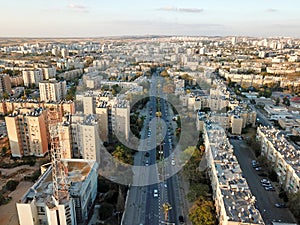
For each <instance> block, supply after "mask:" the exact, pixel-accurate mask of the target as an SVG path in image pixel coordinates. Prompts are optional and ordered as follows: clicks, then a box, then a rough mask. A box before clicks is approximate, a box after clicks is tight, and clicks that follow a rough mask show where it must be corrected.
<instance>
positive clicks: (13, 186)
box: [5, 180, 19, 191]
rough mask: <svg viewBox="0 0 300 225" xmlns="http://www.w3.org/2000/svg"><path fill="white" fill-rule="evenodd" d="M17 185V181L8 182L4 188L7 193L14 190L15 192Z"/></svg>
mask: <svg viewBox="0 0 300 225" xmlns="http://www.w3.org/2000/svg"><path fill="white" fill-rule="evenodd" d="M18 184H19V181H17V180H9V181H7V183H6V185H5V188H6V189H7V190H9V191H14V190H16V188H17V186H18Z"/></svg>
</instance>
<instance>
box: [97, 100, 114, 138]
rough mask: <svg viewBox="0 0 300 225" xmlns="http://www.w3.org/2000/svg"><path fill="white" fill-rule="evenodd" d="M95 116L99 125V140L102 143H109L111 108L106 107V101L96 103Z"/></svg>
mask: <svg viewBox="0 0 300 225" xmlns="http://www.w3.org/2000/svg"><path fill="white" fill-rule="evenodd" d="M96 114H97V116H98V118H99V123H100V138H101V140H102V141H103V142H110V137H111V134H112V127H111V107H109V106H108V102H107V101H100V102H99V103H98V107H97V108H96ZM109 125H110V126H109Z"/></svg>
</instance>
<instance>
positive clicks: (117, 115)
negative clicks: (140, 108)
mask: <svg viewBox="0 0 300 225" xmlns="http://www.w3.org/2000/svg"><path fill="white" fill-rule="evenodd" d="M111 112H112V113H111V115H112V129H113V132H114V134H117V135H122V136H123V137H124V138H125V139H126V140H128V139H129V131H130V105H129V102H128V101H127V100H117V101H116V102H115V104H114V105H113V107H112V110H111Z"/></svg>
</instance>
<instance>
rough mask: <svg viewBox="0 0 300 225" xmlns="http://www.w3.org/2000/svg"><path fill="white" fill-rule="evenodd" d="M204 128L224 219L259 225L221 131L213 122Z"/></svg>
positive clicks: (242, 178)
mask: <svg viewBox="0 0 300 225" xmlns="http://www.w3.org/2000/svg"><path fill="white" fill-rule="evenodd" d="M205 127H206V131H207V135H208V140H209V145H210V149H211V153H212V156H213V159H214V166H215V169H216V171H217V177H218V182H219V188H220V190H221V193H222V196H223V202H224V206H225V210H226V214H227V216H228V220H229V221H241V222H245V223H256V224H263V220H262V218H261V215H260V212H259V211H258V210H257V209H256V208H255V207H254V203H255V196H253V195H252V193H251V191H250V189H249V186H248V184H247V181H246V179H245V178H244V177H243V174H242V170H241V168H240V165H239V163H238V161H237V158H236V157H235V155H234V154H233V147H232V145H231V144H230V143H229V140H228V139H227V136H226V134H225V131H224V129H223V128H222V127H220V126H219V125H217V124H213V123H206V125H205Z"/></svg>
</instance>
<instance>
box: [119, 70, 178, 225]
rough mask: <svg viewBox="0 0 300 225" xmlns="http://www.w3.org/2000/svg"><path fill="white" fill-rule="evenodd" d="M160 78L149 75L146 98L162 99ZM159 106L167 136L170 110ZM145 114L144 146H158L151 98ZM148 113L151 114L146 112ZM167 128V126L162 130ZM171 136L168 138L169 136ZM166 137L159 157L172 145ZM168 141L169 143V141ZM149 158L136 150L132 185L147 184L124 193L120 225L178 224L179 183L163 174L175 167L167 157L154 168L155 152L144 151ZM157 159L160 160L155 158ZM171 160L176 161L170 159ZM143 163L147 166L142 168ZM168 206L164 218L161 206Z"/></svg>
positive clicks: (158, 129) (158, 131) (154, 105)
mask: <svg viewBox="0 0 300 225" xmlns="http://www.w3.org/2000/svg"><path fill="white" fill-rule="evenodd" d="M159 80H162V78H161V77H157V76H152V80H151V86H150V96H157V97H164V96H163V93H162V87H161V86H160V89H159V90H158V89H157V86H158V85H157V84H158V83H159ZM159 105H160V106H161V112H162V117H161V119H162V120H164V121H165V122H166V121H169V122H166V123H165V124H167V125H168V127H169V133H170V134H171V133H174V130H173V125H172V123H170V121H172V115H173V114H172V110H171V109H170V107H169V106H168V103H166V102H165V101H164V100H163V99H161V101H160V103H159ZM146 110H147V112H149V114H148V115H147V117H146V120H145V122H144V127H143V130H142V132H141V137H142V139H146V138H149V142H151V143H146V144H147V145H148V147H149V146H150V145H152V144H153V143H156V144H158V143H157V142H158V141H159V138H160V136H161V133H163V132H162V130H163V129H162V127H163V125H162V124H161V122H159V120H158V119H156V117H155V112H156V111H157V102H156V98H155V97H150V101H149V103H148V104H147V109H146ZM150 111H152V113H150ZM151 120H152V121H154V123H153V124H152V127H150V132H151V135H150V137H149V126H148V123H149V122H150V121H151ZM164 128H165V129H167V127H166V126H165V127H164ZM170 136H172V135H170ZM170 136H169V135H168V132H167V135H166V136H165V137H164V139H163V138H162V139H163V141H164V144H163V155H161V156H163V158H168V157H169V156H170V154H171V153H172V147H171V146H170V143H173V142H174V140H173V137H171V138H170ZM169 139H171V140H169ZM143 144H145V143H143V142H142V141H141V143H140V146H139V148H140V149H142V148H143V147H144V146H143ZM148 152H149V156H146V152H145V151H139V152H138V153H137V154H136V155H135V160H134V165H135V166H141V168H140V169H139V171H135V175H134V182H133V183H135V184H139V181H140V180H146V181H148V184H149V185H147V186H142V185H137V186H133V185H132V186H131V187H130V189H129V192H128V196H127V200H126V205H125V212H124V216H123V222H122V224H123V225H140V224H143V225H161V224H179V221H178V216H179V215H182V208H181V205H182V204H181V202H182V200H181V196H180V190H179V181H178V177H177V175H174V176H172V177H170V178H168V179H167V177H168V176H167V175H169V174H173V170H174V171H175V168H176V164H175V165H171V163H170V158H169V160H168V161H165V162H164V164H163V165H164V166H162V167H161V168H158V167H157V164H156V163H157V154H158V153H157V152H156V148H153V149H151V150H149V151H148ZM159 160H160V159H159ZM174 161H176V159H175V158H174ZM146 164H147V165H146ZM154 190H157V192H158V196H154ZM164 203H169V204H170V205H171V207H172V209H171V210H170V211H169V214H168V218H167V219H166V218H165V214H164V211H163V204H164Z"/></svg>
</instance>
